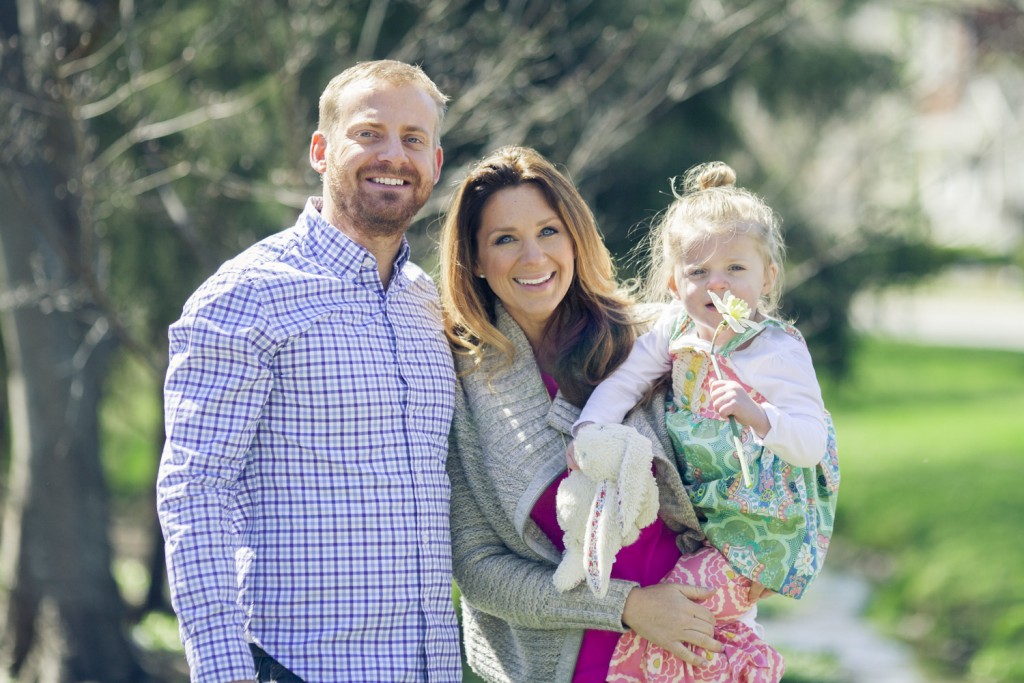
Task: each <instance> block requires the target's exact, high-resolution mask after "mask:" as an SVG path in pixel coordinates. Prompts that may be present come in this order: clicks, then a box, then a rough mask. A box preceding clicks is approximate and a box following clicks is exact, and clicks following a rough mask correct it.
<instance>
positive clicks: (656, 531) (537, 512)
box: [530, 373, 681, 683]
mask: <svg viewBox="0 0 1024 683" xmlns="http://www.w3.org/2000/svg"><path fill="white" fill-rule="evenodd" d="M541 375H542V376H543V378H544V384H545V385H546V386H547V387H548V392H549V393H550V394H551V396H552V398H553V397H554V395H555V394H556V393H557V391H558V387H557V385H556V384H555V381H554V379H553V378H552V377H550V376H549V375H546V374H545V373H541ZM567 476H569V472H568V471H566V472H565V473H564V474H563V475H562V476H560V477H559V478H558V479H556V480H555V481H553V482H552V483H551V485H550V486H549V487H548V488H547V490H545V491H544V493H543V494H541V496H540V498H538V499H537V504H536V505H535V506H534V507H533V510H532V511H531V512H530V518H531V519H532V520H533V521H534V523H536V524H537V526H538V527H540V530H541V531H543V532H544V534H545V535H547V537H548V538H550V539H551V542H552V543H554V544H555V547H556V548H558V550H559V551H560V552H564V551H565V544H564V543H563V542H562V529H561V527H559V526H558V517H557V516H556V513H555V496H556V494H557V493H558V485H559V484H560V483H562V480H563V479H565V478H566V477H567ZM680 555H681V553H680V552H679V548H678V547H677V546H676V535H675V533H673V532H672V531H671V530H670V529H669V528H668V527H666V526H665V523H664V522H662V521H661V519H660V518H659V519H657V520H655V521H654V523H653V524H651V525H650V526H648V527H647V528H645V529H644V530H643V531H641V532H640V538H638V539H637V540H636V541H635V542H634V543H633V545H630V546H628V547H626V548H623V549H622V550H621V551H619V554H618V556H617V557H616V558H615V564H614V565H612V578H613V579H624V580H626V581H636V582H637V583H639V584H640V585H641V586H652V585H654V584H656V583H659V582H660V581H661V579H662V578H664V576H665V575H666V574H668V573H669V571H671V570H672V568H673V567H674V566H675V564H676V561H677V560H678V559H679V557H680ZM620 635H621V634H619V633H616V632H615V631H598V630H594V629H588V630H587V631H585V632H584V634H583V644H582V645H581V646H580V654H579V658H578V659H577V660H576V671H575V673H574V674H573V678H572V680H573V683H604V681H605V679H606V678H607V677H608V665H609V663H610V662H611V659H612V653H613V652H614V651H615V645H616V644H617V643H618V642H619V636H620Z"/></svg>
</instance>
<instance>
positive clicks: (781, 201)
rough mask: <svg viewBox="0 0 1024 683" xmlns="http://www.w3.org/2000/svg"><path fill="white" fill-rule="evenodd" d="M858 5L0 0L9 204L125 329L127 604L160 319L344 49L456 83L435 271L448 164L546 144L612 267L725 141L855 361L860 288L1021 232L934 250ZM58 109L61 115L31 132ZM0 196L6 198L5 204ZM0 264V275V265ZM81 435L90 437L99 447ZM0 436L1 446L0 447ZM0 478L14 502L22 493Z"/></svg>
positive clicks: (148, 603)
mask: <svg viewBox="0 0 1024 683" xmlns="http://www.w3.org/2000/svg"><path fill="white" fill-rule="evenodd" d="M874 4H875V3H871V2H867V1H866V0H354V1H352V2H344V3H335V2H329V1H328V0H203V1H202V2H198V1H197V0H120V1H119V2H115V1H114V0H66V1H65V2H57V1H56V0H19V2H17V3H12V4H5V5H4V7H3V8H2V9H0V41H2V42H0V46H2V48H0V77H2V80H0V170H2V171H3V174H4V177H3V179H4V182H6V183H7V185H6V186H5V187H6V188H8V189H9V192H8V193H7V194H5V195H3V196H4V197H5V198H7V199H10V200H11V201H15V200H17V201H18V202H19V206H22V207H24V206H29V205H31V203H32V202H31V201H28V200H27V199H26V198H27V197H36V198H39V197H42V198H44V201H46V202H47V203H50V202H52V203H53V204H54V205H57V206H60V207H64V209H65V212H64V214H63V215H64V216H66V219H65V220H64V222H63V223H61V229H60V230H58V231H55V232H54V233H47V237H46V239H47V240H48V248H49V249H52V250H53V251H54V253H56V254H59V259H58V260H59V261H60V262H61V263H62V264H64V266H65V267H66V268H67V270H68V272H70V273H71V275H70V277H69V278H68V282H67V283H65V284H66V286H67V287H68V288H77V289H76V291H81V292H82V295H81V296H82V300H83V301H85V302H87V303H88V305H89V306H92V307H94V308H95V309H97V310H98V311H99V312H100V315H101V316H102V317H103V319H104V321H106V323H107V324H108V327H107V329H109V332H108V335H109V336H110V337H111V338H112V340H113V341H114V342H115V343H116V345H117V348H118V353H117V355H116V356H115V362H114V363H113V364H112V365H111V366H110V368H109V371H104V372H103V373H102V374H101V376H100V377H99V378H98V381H100V382H101V383H102V384H103V386H105V387H106V388H107V389H106V391H107V394H106V395H107V397H108V398H107V404H108V405H117V406H119V408H118V410H117V411H114V413H113V414H107V415H105V416H104V420H105V422H104V425H105V426H104V429H105V430H106V431H105V433H106V434H108V435H110V434H114V435H119V436H115V437H114V439H115V440H116V441H117V442H118V443H120V444H121V445H122V446H124V444H125V443H127V442H131V443H133V444H134V445H131V446H130V447H126V450H125V451H123V452H121V453H104V454H102V458H101V459H102V461H103V463H104V466H105V467H106V472H107V474H108V475H113V482H114V483H113V493H114V503H115V505H114V509H115V511H123V510H125V509H133V510H145V512H143V513H136V514H135V516H134V518H133V522H134V523H135V524H134V526H135V527H136V528H137V527H139V526H140V522H141V526H142V527H146V526H147V525H148V527H149V531H148V535H147V534H144V535H143V538H142V539H140V540H139V547H140V550H139V553H138V554H139V556H140V557H143V558H145V561H146V562H148V566H147V567H146V570H145V571H143V572H141V573H138V572H137V573H136V575H139V576H142V577H143V583H144V584H146V585H144V586H142V587H141V588H139V589H137V590H136V592H137V593H138V594H139V595H141V596H143V597H141V598H139V599H138V600H136V603H137V605H138V609H137V610H136V611H135V612H133V616H132V618H134V619H138V618H140V617H141V615H143V614H151V613H154V611H156V612H159V611H162V610H166V608H167V604H166V598H165V595H164V593H163V590H162V589H163V586H162V580H163V576H162V565H161V557H162V554H161V552H160V548H159V534H158V531H157V530H156V529H155V526H154V522H153V520H152V519H151V512H150V511H149V503H150V500H149V499H150V497H151V495H152V494H151V488H152V487H151V483H152V477H153V472H154V471H155V463H156V460H157V458H158V454H159V450H160V443H161V441H162V434H161V432H160V428H159V410H158V409H156V407H157V406H158V405H159V391H160V378H162V376H163V373H164V369H165V366H166V329H167V325H168V324H169V323H170V322H172V321H173V320H174V319H175V318H176V317H177V316H178V314H179V312H180V309H181V305H182V303H183V302H184V300H185V298H186V297H187V296H188V294H189V293H191V291H192V290H193V289H194V288H195V287H196V286H197V285H198V284H199V283H200V282H201V281H202V280H203V279H205V278H206V277H207V276H208V275H209V274H210V273H211V272H212V271H213V270H214V269H215V268H216V267H217V265H219V264H220V263H221V262H222V261H223V260H225V259H226V258H228V257H230V256H232V255H234V254H235V253H237V252H238V251H239V250H241V249H243V248H245V247H246V246H248V245H250V244H252V243H253V242H255V241H256V240H258V239H260V238H262V237H264V236H267V235H269V234H271V233H273V232H275V231H277V230H279V229H281V228H282V227H284V226H287V225H290V224H291V222H292V221H293V220H294V216H295V215H296V213H297V212H298V211H299V210H300V209H301V207H302V205H303V203H304V201H305V198H306V197H307V196H308V195H309V194H312V193H315V192H317V191H318V179H317V177H316V176H315V174H314V173H313V172H312V170H311V169H310V168H309V165H308V162H307V153H308V144H309V136H310V133H311V132H312V130H313V129H314V128H315V126H316V118H317V98H318V97H319V93H320V91H321V90H322V88H323V86H324V85H325V84H326V83H327V81H328V80H329V79H330V78H331V77H332V76H333V75H334V74H336V73H338V72H339V71H341V70H343V69H344V68H346V67H347V66H349V65H351V64H353V63H354V62H356V61H359V60H365V59H374V58H383V57H389V58H395V59H401V60H405V61H409V62H414V63H418V64H420V65H422V66H423V68H424V70H425V71H426V72H427V73H428V74H429V75H431V76H432V77H433V78H434V79H435V81H436V82H437V83H438V85H439V86H440V87H441V89H442V90H443V91H445V92H446V93H448V94H449V95H450V96H451V102H450V106H449V113H448V116H447V118H446V122H445V123H446V125H445V131H444V134H443V145H444V149H445V166H444V173H443V176H442V180H441V182H440V183H439V185H438V187H437V189H436V190H435V192H434V196H433V198H432V199H431V202H430V203H429V204H428V206H427V207H426V208H425V209H424V211H423V212H422V213H421V216H420V220H418V221H417V223H416V224H415V225H414V226H413V228H412V230H411V231H410V235H409V237H410V241H411V242H412V245H413V249H414V256H415V258H416V260H418V261H419V262H420V263H422V264H423V265H424V266H425V267H427V269H428V270H429V269H431V268H432V267H433V266H434V264H435V255H434V253H433V248H434V241H435V238H436V234H437V229H438V220H439V217H440V216H441V215H442V213H443V210H444V206H445V203H446V201H447V198H448V195H449V193H450V191H451V189H452V188H453V187H454V186H455V185H456V184H457V183H458V181H459V180H460V179H461V177H462V174H463V173H464V172H465V169H466V168H467V166H468V165H470V164H472V163H473V162H474V161H475V160H476V159H478V158H479V157H481V156H482V155H484V154H485V153H487V152H489V151H490V150H492V149H494V148H496V147H498V146H500V145H503V144H511V143H519V144H526V145H529V146H532V147H535V148H537V149H538V150H540V151H541V152H543V153H544V154H546V155H547V156H549V157H550V158H551V159H553V160H555V161H556V162H558V163H560V164H562V165H564V167H565V168H566V170H567V171H568V172H569V174H570V175H571V176H572V178H573V179H574V180H575V182H576V183H577V184H578V185H579V187H580V189H581V191H582V193H583V195H584V197H585V198H586V199H587V200H588V201H589V202H590V203H591V205H592V206H593V208H594V210H595V213H596V215H597V217H598V221H599V224H600V226H601V227H602V230H603V233H604V235H605V237H606V240H607V243H608V245H609V247H610V248H611V250H612V252H613V253H614V254H615V255H616V257H617V259H618V263H619V267H620V275H621V276H622V278H623V279H627V278H631V277H634V276H636V275H637V274H638V272H639V270H638V266H639V265H640V264H642V263H643V260H644V255H643V253H642V252H638V251H637V250H636V245H637V244H639V243H641V242H642V241H643V237H644V235H645V232H646V228H647V226H648V225H649V224H650V222H651V221H652V220H654V219H655V218H656V216H657V214H658V213H659V212H660V211H661V210H663V209H664V208H665V207H666V206H667V205H668V203H669V201H670V200H671V191H670V179H671V178H673V177H675V176H678V175H680V174H682V173H683V172H684V171H685V170H686V169H687V168H689V167H690V166H692V165H694V164H696V163H700V162H704V161H708V160H712V159H721V160H724V161H726V162H728V163H729V164H730V165H732V166H733V167H734V168H735V169H736V170H737V173H738V176H739V183H740V184H742V185H744V186H746V187H749V188H751V189H753V190H755V191H756V192H758V193H760V194H762V195H763V196H765V197H766V199H767V201H768V203H769V204H770V205H772V206H773V207H774V208H776V209H777V210H778V212H779V213H780V215H781V216H782V217H783V219H784V230H785V234H786V239H787V243H788V246H789V263H788V265H787V271H788V274H787V282H788V286H789V289H788V292H787V294H786V296H785V298H784V312H785V313H786V314H787V315H788V316H790V317H792V318H793V319H794V320H795V321H796V322H797V324H798V325H799V326H800V328H801V329H802V330H803V332H804V333H805V335H806V336H807V338H808V341H809V344H810V347H811V349H812V352H813V353H814V355H815V358H816V363H817V367H818V368H819V372H820V373H821V374H822V375H823V377H825V378H827V379H829V380H830V381H837V382H839V381H841V380H843V379H844V378H846V377H848V373H849V371H850V359H851V358H853V357H854V352H855V350H856V348H857V338H856V336H855V335H854V334H853V330H852V327H851V322H850V311H851V304H852V302H853V300H854V298H855V296H856V295H857V294H858V292H862V291H864V290H866V289H870V288H873V287H876V286H879V285H883V284H893V283H901V282H915V281H919V280H921V279H923V278H927V277H930V276H932V275H935V274H936V273H938V272H941V271H942V270H943V269H944V268H947V267H949V266H951V265H955V264H963V263H996V264H999V263H1006V264H1013V263H1016V264H1017V265H1020V264H1021V261H1022V257H1021V252H1020V250H1019V249H1018V250H1017V251H1016V252H1009V253H1007V252H1005V251H1002V250H999V249H993V250H985V249H978V248H965V247H962V246H960V247H953V246H949V245H948V244H946V243H944V242H942V241H940V240H936V239H935V238H934V235H933V234H932V231H931V230H930V224H929V218H928V216H927V214H926V212H925V210H924V208H923V207H922V204H921V202H920V188H919V186H918V184H917V183H918V181H917V180H916V178H917V175H918V174H917V170H916V168H915V163H916V161H915V157H914V155H913V154H912V153H911V149H910V141H909V140H908V130H909V127H910V126H911V122H912V120H913V112H914V111H915V107H916V106H917V104H918V103H917V102H916V101H915V93H914V92H913V89H912V88H911V85H912V84H911V82H910V79H911V76H912V73H911V69H910V65H909V62H908V59H907V55H906V54H905V53H903V52H901V51H899V50H894V49H891V47H887V46H885V45H880V44H878V43H877V42H875V41H872V40H867V39H865V26H864V19H863V17H864V16H865V12H866V10H869V9H870V8H871V7H872V5H874ZM883 4H884V5H885V6H886V9H887V11H891V12H893V13H894V17H890V19H889V21H890V23H891V24H893V25H894V26H895V27H896V31H897V33H899V32H900V31H903V32H906V33H909V32H910V31H911V30H912V27H913V22H912V20H911V17H913V16H916V15H918V14H920V13H927V12H931V13H940V14H941V13H952V14H962V15H965V16H966V15H970V16H971V17H972V20H973V18H974V16H975V14H976V15H977V16H978V17H980V19H978V21H977V22H975V23H976V24H977V25H979V26H981V25H984V26H988V24H985V23H984V21H982V19H984V18H985V17H989V16H990V15H992V14H993V13H995V14H999V16H1004V17H1009V18H1010V19H1009V21H1011V22H1014V23H1012V25H1013V26H1017V27H1019V26H1021V23H1020V8H1019V7H1017V6H1016V5H1014V4H1013V3H1007V2H988V3H986V2H978V3H966V4H964V3H944V2H941V1H940V0H936V1H935V2H927V1H922V2H908V3H900V2H897V3H883ZM869 16H870V15H869ZM989 23H991V22H989ZM972 25H973V24H972ZM890 28H891V27H890ZM887 30H888V29H887ZM867 33H869V34H870V33H871V27H870V26H869V27H868V28H867ZM1011 34H1012V31H1011ZM977 35H978V40H979V41H980V40H982V38H984V37H985V36H988V40H989V42H988V43H987V44H988V45H989V49H988V51H987V52H986V54H988V55H989V56H990V58H991V59H995V60H997V61H999V60H1007V59H1008V60H1010V61H1011V62H1012V61H1014V60H1017V61H1016V63H1017V64H1018V65H1019V59H1020V49H1021V48H1020V41H1019V39H1018V40H1016V41H1014V40H1012V39H1007V38H1006V36H1005V33H1003V32H996V31H993V30H991V29H989V30H988V33H984V32H981V31H979V32H978V34H977ZM997 39H998V40H997ZM1000 41H1001V42H1000ZM992 55H995V57H992ZM55 121H56V122H59V123H61V124H62V125H63V126H65V127H66V130H67V131H69V132H68V133H67V135H65V136H64V137H60V138H57V137H54V136H53V135H51V134H50V133H48V131H49V130H51V128H52V126H53V125H54V122H55ZM40 164H42V165H51V166H53V167H55V168H58V169H59V171H60V174H58V178H57V181H56V182H54V181H53V180H52V179H51V178H50V177H44V178H38V177H37V176H35V175H30V174H28V173H23V172H22V171H23V170H24V169H25V168H28V167H29V166H32V165H40ZM32 183H35V187H34V188H33V187H31V184H32ZM11 198H13V199H11ZM47 198H48V199H47ZM35 201H39V200H38V199H36V200H35ZM12 206H13V204H12ZM5 220H7V221H10V220H11V219H10V218H9V217H8V218H5V217H4V216H2V215H0V228H2V227H3V226H4V225H5V224H4V221H5ZM28 224H30V223H28ZM3 246H4V249H5V250H6V255H7V258H8V260H10V259H17V258H24V259H30V258H32V253H30V252H28V251H25V252H24V253H20V254H19V253H17V252H15V251H14V249H15V246H14V240H13V239H10V238H8V239H6V240H5V242H4V245H3ZM7 287H8V294H10V292H11V291H13V289H12V284H11V282H10V280H9V281H8V283H7ZM12 301H13V300H12V299H11V297H10V296H8V297H7V298H6V299H5V302H7V303H6V304H5V305H6V306H7V309H5V310H10V309H11V308H12V307H13V306H16V305H20V304H16V303H11V302H12ZM61 362H62V359H60V358H55V359H54V364H55V365H58V366H59V365H60V363H61ZM108 372H109V373H113V374H112V375H111V374H107V373H108ZM147 394H148V395H147ZM4 404H5V405H6V398H4ZM99 408H100V407H99V406H98V405H97V406H89V409H92V410H97V411H98V410H99ZM135 411H137V414H134V413H135ZM140 424H144V425H148V426H147V428H146V429H141V430H140V429H139V425H140ZM3 428H4V429H5V430H7V427H6V426H5V427H3ZM144 444H145V445H144ZM95 448H96V450H97V452H98V453H100V452H101V451H102V448H103V444H102V443H99V442H97V443H96V444H95ZM5 450H6V449H5ZM139 452H143V453H147V452H148V453H149V455H148V456H147V457H145V458H143V460H142V462H140V459H139V458H138V457H136V456H135V455H132V456H131V457H125V456H123V453H131V454H137V453H139ZM7 458H8V454H7V453H6V452H5V453H3V455H0V459H2V460H3V462H0V464H3V465H4V467H3V470H2V471H4V472H6V470H7V466H6V465H7V461H6V459H7ZM131 473H135V474H134V475H133V474H131ZM0 476H2V475H0ZM140 482H142V484H140ZM20 485H24V486H26V487H31V485H32V484H31V482H25V483H22V484H20ZM10 488H11V486H10V482H9V481H5V486H4V489H5V491H9V489H10ZM89 494H90V495H92V494H93V492H89ZM96 495H100V494H96ZM5 498H6V499H7V501H6V502H7V509H6V510H5V516H6V517H7V518H8V519H9V518H11V516H12V510H16V505H18V504H20V503H18V500H20V498H19V497H18V496H12V495H10V494H8V495H6V496H5ZM16 499H18V500H16ZM12 501H14V502H12ZM136 506H137V507H136ZM40 680H41V679H40Z"/></svg>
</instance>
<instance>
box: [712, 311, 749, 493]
mask: <svg viewBox="0 0 1024 683" xmlns="http://www.w3.org/2000/svg"><path fill="white" fill-rule="evenodd" d="M727 325H728V323H726V322H725V321H724V320H723V321H722V323H721V324H719V326H718V327H716V328H715V334H714V335H712V337H711V365H712V366H713V367H714V368H715V374H716V375H718V379H725V375H723V374H722V368H720V367H719V366H718V356H716V355H715V341H716V340H717V339H718V333H719V332H721V331H722V328H724V327H726V326H727ZM729 431H731V432H732V446H733V448H735V449H736V457H737V458H738V459H739V461H740V472H741V473H742V474H743V485H744V486H746V487H747V488H748V489H749V488H751V487H752V486H753V485H754V484H753V482H752V481H751V479H750V467H749V466H748V465H747V458H746V456H745V455H744V453H743V441H742V439H740V427H739V425H738V424H736V418H735V417H733V416H732V415H730V416H729Z"/></svg>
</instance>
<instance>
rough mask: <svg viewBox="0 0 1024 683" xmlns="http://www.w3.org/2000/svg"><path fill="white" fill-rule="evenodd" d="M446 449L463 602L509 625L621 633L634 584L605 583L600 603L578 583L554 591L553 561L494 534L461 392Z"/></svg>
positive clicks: (476, 446) (454, 557)
mask: <svg viewBox="0 0 1024 683" xmlns="http://www.w3.org/2000/svg"><path fill="white" fill-rule="evenodd" d="M449 445H450V447H449V454H448V475H449V478H450V480H451V487H452V498H451V516H450V524H451V536H452V566H453V570H454V574H455V581H456V583H457V584H458V587H459V590H460V591H461V593H462V596H463V599H464V600H466V601H468V602H469V603H470V604H471V605H472V606H473V607H474V608H476V609H478V610H481V611H483V612H486V613H487V614H491V615H493V616H495V617H498V618H500V619H502V620H503V621H506V622H508V623H509V624H512V625H516V626H523V627H527V628H534V629H551V630H558V629H601V630H606V631H617V632H623V631H625V627H624V626H623V624H622V612H623V609H624V608H625V604H626V596H627V595H628V594H629V591H630V590H632V589H633V588H635V587H636V586H637V585H638V584H637V583H634V582H630V581H620V580H613V581H612V585H611V587H610V588H609V590H608V594H607V595H606V596H605V597H604V598H603V599H598V598H597V597H596V596H594V595H593V594H592V593H591V592H590V591H589V589H587V588H586V586H585V585H580V586H578V587H577V588H575V589H573V590H570V591H567V592H565V593H560V592H559V591H558V590H557V589H555V586H554V583H553V582H552V577H553V576H554V572H555V565H554V564H553V563H551V562H550V561H548V560H546V559H543V558H540V557H537V556H535V554H534V553H532V552H531V551H530V550H529V549H528V548H526V546H525V544H518V545H520V546H521V547H520V548H517V549H513V548H511V547H510V545H509V543H507V542H506V541H505V540H504V539H503V537H502V536H501V534H499V533H498V531H497V530H496V528H495V524H500V523H501V522H502V520H499V519H492V516H493V515H496V514H500V512H499V511H500V507H499V506H497V505H488V504H487V501H486V500H480V499H478V496H480V495H483V494H484V492H486V491H487V490H489V488H490V487H489V486H487V485H486V483H487V482H485V481H480V480H474V477H484V476H486V475H485V473H486V469H485V468H483V467H479V466H477V463H479V462H480V461H481V459H482V458H484V457H486V454H484V453H482V452H481V447H480V441H479V438H478V435H477V434H476V429H475V427H474V425H473V421H472V417H471V416H470V415H469V414H468V409H467V406H466V401H465V397H464V395H463V394H462V392H461V391H458V392H457V393H456V406H455V420H454V422H453V427H452V432H451V436H450V443H449ZM505 521H506V522H507V520H505ZM506 527H508V528H510V527H511V525H510V524H506Z"/></svg>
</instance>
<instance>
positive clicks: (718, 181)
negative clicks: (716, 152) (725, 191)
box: [683, 161, 736, 194]
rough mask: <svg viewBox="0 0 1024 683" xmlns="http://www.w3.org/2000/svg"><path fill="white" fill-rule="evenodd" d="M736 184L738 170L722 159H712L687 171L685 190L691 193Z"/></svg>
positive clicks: (684, 182)
mask: <svg viewBox="0 0 1024 683" xmlns="http://www.w3.org/2000/svg"><path fill="white" fill-rule="evenodd" d="M735 184H736V171H734V170H732V167H730V166H729V165H728V164H726V163H724V162H722V161H710V162H708V163H706V164H701V165H699V166H694V167H693V168H691V169H690V170H689V171H687V172H686V178H685V180H684V181H683V190H684V191H685V192H686V193H687V194H689V193H691V192H700V191H701V190H709V189H711V188H713V187H728V186H733V185H735Z"/></svg>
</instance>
